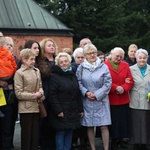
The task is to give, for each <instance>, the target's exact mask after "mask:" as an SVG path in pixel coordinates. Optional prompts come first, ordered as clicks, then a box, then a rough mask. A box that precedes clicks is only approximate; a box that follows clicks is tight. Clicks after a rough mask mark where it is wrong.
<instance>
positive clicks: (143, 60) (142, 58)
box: [136, 52, 147, 67]
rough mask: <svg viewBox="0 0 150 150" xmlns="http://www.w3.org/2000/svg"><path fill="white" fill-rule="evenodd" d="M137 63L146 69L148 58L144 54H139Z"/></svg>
mask: <svg viewBox="0 0 150 150" xmlns="http://www.w3.org/2000/svg"><path fill="white" fill-rule="evenodd" d="M136 61H137V63H138V65H139V67H144V66H145V64H146V62H147V56H146V55H145V54H144V53H142V52H141V53H139V55H138V56H137V58H136Z"/></svg>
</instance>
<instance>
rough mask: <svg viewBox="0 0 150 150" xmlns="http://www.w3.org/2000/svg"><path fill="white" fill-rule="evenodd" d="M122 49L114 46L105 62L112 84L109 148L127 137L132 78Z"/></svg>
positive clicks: (114, 146) (114, 148)
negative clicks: (110, 142) (110, 140)
mask: <svg viewBox="0 0 150 150" xmlns="http://www.w3.org/2000/svg"><path fill="white" fill-rule="evenodd" d="M123 59H124V50H123V49H122V48H120V47H116V48H114V49H113V50H112V51H111V54H110V59H109V60H107V61H106V62H105V63H106V65H107V66H108V68H109V71H110V74H111V77H112V86H111V90H110V93H109V100H110V108H111V118H112V125H111V127H110V135H111V138H112V144H111V150H117V148H118V144H121V143H122V139H123V138H125V137H129V129H130V127H129V126H130V125H129V122H130V113H129V94H128V92H129V90H130V89H131V88H132V85H133V78H132V76H131V73H130V69H129V65H128V64H127V63H126V62H124V61H122V60H123Z"/></svg>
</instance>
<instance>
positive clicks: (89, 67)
mask: <svg viewBox="0 0 150 150" xmlns="http://www.w3.org/2000/svg"><path fill="white" fill-rule="evenodd" d="M100 63H101V60H100V59H99V58H97V59H96V61H95V62H93V63H89V62H88V61H87V60H86V59H84V62H83V65H84V66H85V67H86V68H88V69H89V70H90V71H91V72H93V71H94V70H95V69H96V68H97V67H98V66H99V65H100Z"/></svg>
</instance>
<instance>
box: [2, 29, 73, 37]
mask: <svg viewBox="0 0 150 150" xmlns="http://www.w3.org/2000/svg"><path fill="white" fill-rule="evenodd" d="M0 31H1V32H3V33H4V34H5V35H7V34H10V35H11V34H12V35H41V36H42V35H49V36H52V35H53V36H73V33H72V32H73V29H70V28H68V29H31V28H24V29H21V28H0Z"/></svg>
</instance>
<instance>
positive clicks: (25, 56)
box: [20, 48, 36, 60]
mask: <svg viewBox="0 0 150 150" xmlns="http://www.w3.org/2000/svg"><path fill="white" fill-rule="evenodd" d="M31 56H36V53H35V51H34V50H31V49H29V48H26V49H23V50H21V51H20V58H21V60H22V59H29V58H30V57H31Z"/></svg>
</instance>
